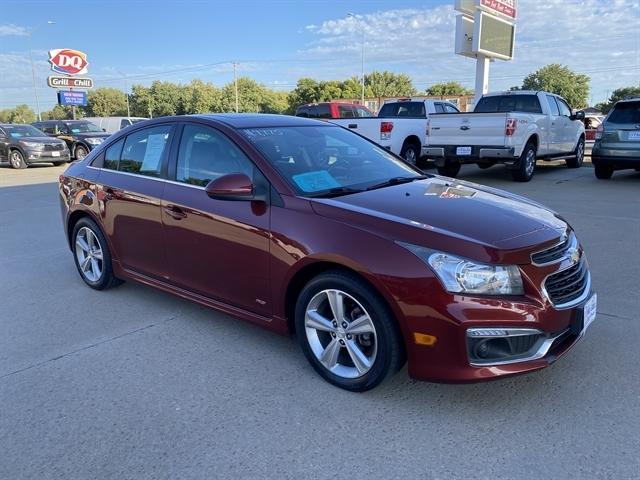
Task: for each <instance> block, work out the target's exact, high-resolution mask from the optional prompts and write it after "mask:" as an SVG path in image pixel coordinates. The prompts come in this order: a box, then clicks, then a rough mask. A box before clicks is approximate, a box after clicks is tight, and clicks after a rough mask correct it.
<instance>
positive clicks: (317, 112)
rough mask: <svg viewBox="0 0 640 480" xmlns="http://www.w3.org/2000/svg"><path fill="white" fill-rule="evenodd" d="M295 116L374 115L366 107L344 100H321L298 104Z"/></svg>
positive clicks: (354, 116) (337, 116)
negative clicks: (319, 101)
mask: <svg viewBox="0 0 640 480" xmlns="http://www.w3.org/2000/svg"><path fill="white" fill-rule="evenodd" d="M296 116H297V117H305V118H327V119H328V118H362V117H365V118H366V117H375V114H374V113H373V112H372V111H371V110H369V109H368V108H367V107H364V106H362V105H354V104H353V103H345V102H321V103H309V104H307V105H300V106H299V107H298V108H296Z"/></svg>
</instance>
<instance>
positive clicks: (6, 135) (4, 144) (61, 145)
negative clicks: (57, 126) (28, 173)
mask: <svg viewBox="0 0 640 480" xmlns="http://www.w3.org/2000/svg"><path fill="white" fill-rule="evenodd" d="M70 159H71V158H70V152H69V149H68V148H67V144H66V143H65V142H63V141H62V140H58V139H57V138H51V137H48V136H47V135H46V134H45V133H43V132H41V131H40V130H38V129H37V128H35V127H32V126H31V125H22V124H0V165H3V164H5V165H6V164H10V165H11V166H12V167H13V168H27V167H28V166H29V164H31V163H40V162H51V163H53V164H54V165H62V164H63V163H67V162H68V161H69V160H70Z"/></svg>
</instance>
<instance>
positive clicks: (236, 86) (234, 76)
mask: <svg viewBox="0 0 640 480" xmlns="http://www.w3.org/2000/svg"><path fill="white" fill-rule="evenodd" d="M237 65H238V64H237V63H236V62H233V85H234V87H235V90H236V113H238V111H239V108H238V77H237V76H236V66H237Z"/></svg>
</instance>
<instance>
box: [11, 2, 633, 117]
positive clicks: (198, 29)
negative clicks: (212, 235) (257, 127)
mask: <svg viewBox="0 0 640 480" xmlns="http://www.w3.org/2000/svg"><path fill="white" fill-rule="evenodd" d="M453 3H454V1H453V0H423V1H415V0H385V1H382V0H367V1H360V0H324V1H317V0H264V1H257V0H247V1H245V0H236V1H226V2H222V1H214V0H210V1H194V0H184V1H181V2H177V1H172V0H169V1H157V0H156V1H150V0H129V1H122V0H111V1H103V2H95V1H91V0H85V1H83V2H77V1H75V2H69V1H66V0H57V1H55V2H54V1H49V2H45V1H42V0H40V1H33V0H19V1H14V0H3V2H2V4H3V7H2V9H1V11H2V15H1V16H0V109H3V108H12V107H14V106H16V105H18V104H21V103H26V104H28V105H29V106H31V107H32V108H34V110H35V96H34V90H33V83H32V82H33V80H32V72H31V64H30V61H29V43H31V49H32V50H31V51H32V54H33V60H34V65H35V70H36V84H37V88H38V94H39V97H40V106H41V109H42V110H43V111H44V110H48V109H50V108H51V107H52V106H53V105H54V104H55V102H56V96H55V90H54V89H52V88H49V87H48V86H47V84H46V77H47V76H48V75H50V74H52V73H53V72H51V71H50V65H49V63H48V61H47V60H48V55H47V51H48V50H50V49H55V48H71V49H76V50H81V51H84V52H85V53H86V54H87V59H88V61H89V67H88V70H89V71H88V75H87V76H89V77H91V78H93V79H94V82H95V85H96V87H115V88H119V89H122V90H124V89H125V88H130V85H131V84H132V83H134V84H142V85H149V84H150V83H151V82H152V81H154V80H166V81H172V82H178V83H186V82H189V81H190V80H192V79H196V78H197V79H201V80H205V81H210V82H212V83H214V84H215V85H218V86H222V85H224V84H225V83H228V82H229V81H231V80H232V79H233V67H232V63H233V62H236V63H237V64H238V66H237V70H238V75H245V76H249V77H252V78H253V79H255V80H257V81H259V82H261V83H263V84H265V85H266V86H268V87H271V88H276V89H279V90H291V89H293V88H294V87H295V84H296V81H297V80H298V79H299V78H300V77H305V76H308V77H314V78H316V79H319V80H331V79H345V78H348V77H350V76H353V75H360V70H361V52H362V38H363V32H364V39H365V42H364V46H365V72H367V71H372V70H390V71H393V72H396V73H406V74H408V75H410V76H411V77H412V78H413V80H414V85H415V86H416V88H418V89H419V90H420V91H422V90H424V89H426V88H427V87H428V86H430V85H431V84H433V83H436V82H443V81H452V80H453V81H458V82H460V83H462V84H463V85H465V86H467V87H469V88H473V86H474V79H475V60H473V59H468V58H465V57H461V56H459V55H455V54H454V36H455V17H456V14H457V13H456V12H455V11H454V9H453ZM349 13H353V14H354V15H355V17H350V16H348V14H349ZM48 21H53V22H55V24H52V25H51V24H48V23H47V22H48ZM29 32H31V35H30V36H29V35H28V33H29ZM29 39H31V42H29ZM549 63H561V64H563V65H567V66H568V67H569V68H571V69H572V70H574V71H576V72H580V73H585V74H587V75H589V76H590V77H591V93H590V98H589V100H590V103H591V104H595V103H597V102H600V101H603V100H605V99H606V98H607V97H608V95H609V94H610V93H611V92H612V91H613V90H615V89H616V88H619V87H624V86H640V0H545V1H539V0H520V1H519V2H518V20H517V30H516V46H515V58H514V60H512V61H507V62H505V61H499V60H498V61H496V62H493V63H492V64H491V68H490V78H489V82H490V90H492V91H493V90H504V89H508V88H509V87H511V86H514V85H520V84H521V83H522V79H523V78H524V77H525V76H526V75H528V74H529V73H532V72H534V71H535V70H537V69H538V68H540V67H542V66H544V65H546V64H549ZM125 77H126V78H125Z"/></svg>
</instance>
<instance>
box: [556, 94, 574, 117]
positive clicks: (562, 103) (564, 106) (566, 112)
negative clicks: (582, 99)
mask: <svg viewBox="0 0 640 480" xmlns="http://www.w3.org/2000/svg"><path fill="white" fill-rule="evenodd" d="M556 101H557V102H558V107H560V115H564V116H565V117H570V116H571V109H570V108H569V105H567V104H566V103H565V101H564V100H562V99H560V98H556Z"/></svg>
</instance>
